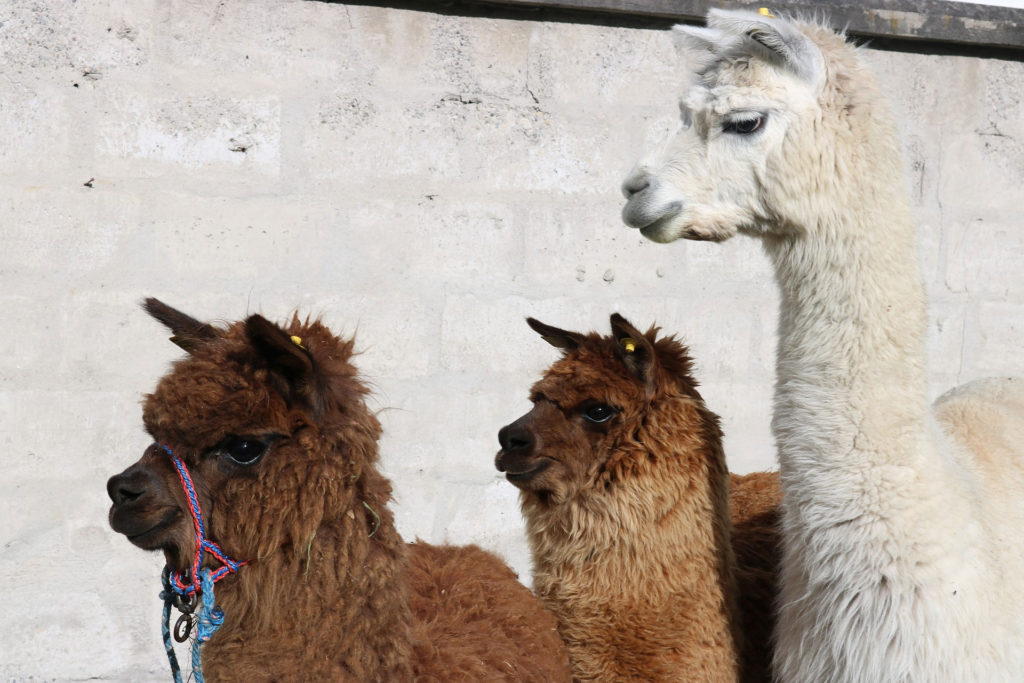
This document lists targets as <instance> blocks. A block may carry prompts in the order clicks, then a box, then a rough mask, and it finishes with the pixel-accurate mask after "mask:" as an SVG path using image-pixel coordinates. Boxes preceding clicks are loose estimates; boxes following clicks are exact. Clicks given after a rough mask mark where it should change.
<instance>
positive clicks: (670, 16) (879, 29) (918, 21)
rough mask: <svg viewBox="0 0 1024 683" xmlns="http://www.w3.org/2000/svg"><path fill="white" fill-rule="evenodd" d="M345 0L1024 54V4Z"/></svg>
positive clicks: (1019, 57) (906, 48)
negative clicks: (801, 29)
mask: <svg viewBox="0 0 1024 683" xmlns="http://www.w3.org/2000/svg"><path fill="white" fill-rule="evenodd" d="M344 4H351V5H373V6H378V7H394V8H398V9H408V10H416V11H421V12H432V13H436V14H448V15H455V16H473V17H493V18H501V19H510V20H521V21H549V22H564V23H586V24H597V25H604V26H623V27H628V28H652V29H658V28H668V27H670V26H672V24H674V23H679V22H685V23H702V22H703V17H704V15H705V14H706V13H707V10H708V9H709V8H711V7H720V6H726V7H729V8H736V9H739V8H745V9H753V10H756V9H757V8H759V7H768V8H769V9H770V10H771V11H772V12H774V13H776V14H782V15H797V16H812V17H827V19H828V23H829V24H830V25H832V26H833V27H835V28H837V29H841V28H845V29H846V32H847V33H848V34H849V35H850V36H851V37H852V38H854V39H856V40H857V42H867V43H868V44H869V45H870V46H871V47H872V48H875V49H881V50H892V51H898V52H917V53H925V54H943V55H962V56H976V57H990V58H995V59H1007V60H1014V61H1024V9H1015V8H1010V7H998V6H995V5H976V4H971V3H961V2H951V1H949V0H874V1H867V2H852V1H850V0H822V1H820V2H810V1H808V0H779V1H777V2H771V3H769V2H765V1H764V0H734V1H733V2H728V3H721V2H708V1H707V0H391V1H390V2H388V1H382V0H354V1H352V0H350V1H349V2H347V3H344Z"/></svg>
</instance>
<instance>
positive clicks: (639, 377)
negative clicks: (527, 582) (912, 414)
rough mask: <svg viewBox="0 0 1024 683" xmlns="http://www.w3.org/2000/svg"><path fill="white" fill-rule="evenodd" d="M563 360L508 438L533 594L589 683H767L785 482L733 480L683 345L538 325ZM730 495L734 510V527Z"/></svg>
mask: <svg viewBox="0 0 1024 683" xmlns="http://www.w3.org/2000/svg"><path fill="white" fill-rule="evenodd" d="M529 322H530V325H531V327H533V328H534V330H536V331H537V332H539V333H540V334H541V335H542V336H543V337H544V339H545V340H547V341H548V342H550V343H551V344H553V345H555V346H557V347H559V348H561V349H562V350H563V352H564V355H563V357H562V358H561V359H560V360H558V361H556V362H555V363H554V364H553V365H552V366H551V367H550V368H549V369H548V370H547V372H546V373H545V375H544V376H543V378H542V379H541V380H540V381H538V382H537V383H536V384H534V386H533V389H532V394H531V399H532V400H533V402H534V408H533V410H531V411H530V412H529V413H527V414H526V415H524V416H523V417H521V418H520V419H519V420H517V421H516V422H514V423H512V424H511V425H509V426H507V427H505V428H504V429H502V432H501V433H500V434H499V440H500V441H501V445H502V450H501V451H500V452H499V453H498V456H497V458H496V464H497V466H498V468H499V469H500V470H502V471H504V472H506V476H507V477H508V479H509V480H510V481H511V482H513V483H514V484H516V485H517V486H518V487H519V488H520V489H521V503H522V509H523V514H524V516H525V517H526V523H527V535H528V538H529V541H530V545H531V549H532V552H533V560H534V589H535V590H536V592H537V594H538V595H539V596H540V597H541V599H542V600H543V601H544V602H545V604H546V605H547V606H548V607H549V608H550V609H551V610H552V611H553V612H554V613H555V614H556V615H557V616H558V619H559V629H560V631H561V633H562V636H563V637H564V638H565V640H566V643H567V645H568V646H569V654H570V658H571V660H572V665H573V675H574V678H575V679H577V680H600V681H612V680H615V681H627V680H629V681H633V680H644V681H694V682H700V683H704V682H706V681H714V682H718V681H736V680H744V681H768V680H770V663H771V645H770V643H771V639H770V634H771V628H772V623H773V620H774V619H773V610H772V599H773V596H774V593H775V569H776V566H777V564H778V529H777V522H778V504H779V501H780V493H779V487H778V476H777V475H776V474H774V473H762V474H755V475H749V476H748V477H732V478H731V484H732V491H731V492H730V475H729V473H728V471H727V469H726V462H725V455H724V453H723V451H722V445H721V438H722V434H721V430H720V428H719V420H718V417H717V416H716V415H714V414H713V413H712V412H711V411H709V410H708V409H707V407H706V406H705V405H704V401H703V400H702V398H701V396H700V394H699V393H698V392H697V389H696V382H695V381H694V379H693V376H692V374H691V360H690V357H689V355H688V353H687V351H686V349H685V347H684V346H683V345H682V344H680V343H679V342H678V341H677V340H676V339H674V338H672V337H667V338H665V337H662V338H658V335H657V330H656V328H652V329H651V330H650V331H648V332H647V333H646V334H644V333H641V332H640V331H639V330H637V329H636V328H634V327H633V326H632V325H630V324H629V323H628V322H627V321H626V320H625V319H624V318H622V317H621V316H618V315H613V316H612V318H611V324H612V335H611V336H604V337H602V336H599V335H597V334H595V333H590V334H580V333H576V332H568V331H565V330H560V329H558V328H554V327H551V326H549V325H544V324H543V323H540V322H538V321H535V320H532V319H531V320H529ZM730 493H731V497H732V499H733V501H734V502H735V507H734V508H733V509H732V510H731V511H730Z"/></svg>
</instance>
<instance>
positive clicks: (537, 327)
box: [526, 318, 583, 351]
mask: <svg viewBox="0 0 1024 683" xmlns="http://www.w3.org/2000/svg"><path fill="white" fill-rule="evenodd" d="M526 324H527V325H529V326H530V327H532V328H533V331H534V332H536V333H537V334H539V335H540V336H541V337H542V338H543V339H544V341H546V342H547V343H548V344H551V345H552V346H554V347H555V348H559V349H562V350H563V351H572V350H573V349H575V348H577V347H579V345H580V342H581V341H582V340H583V335H581V334H579V333H578V332H569V331H568V330H562V329H559V328H557V327H552V326H551V325H545V324H544V323H542V322H541V321H539V320H537V319H536V318H527V319H526Z"/></svg>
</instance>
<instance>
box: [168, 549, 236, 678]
mask: <svg viewBox="0 0 1024 683" xmlns="http://www.w3.org/2000/svg"><path fill="white" fill-rule="evenodd" d="M199 574H200V576H201V577H202V591H203V595H202V599H203V600H202V607H200V608H199V615H198V617H197V620H196V642H195V645H193V646H192V671H193V673H195V675H196V683H203V667H202V664H201V663H200V655H201V653H202V649H203V645H205V644H206V641H208V640H209V639H210V637H211V636H212V635H213V634H214V633H216V632H217V629H219V628H220V627H221V624H223V623H224V610H222V609H221V608H220V607H217V606H216V605H215V604H214V598H213V577H212V575H211V574H210V570H209V569H203V570H202V571H201V572H200V573H199ZM175 683H177V682H175Z"/></svg>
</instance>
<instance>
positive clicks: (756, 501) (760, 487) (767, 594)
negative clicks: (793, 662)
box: [729, 472, 782, 683]
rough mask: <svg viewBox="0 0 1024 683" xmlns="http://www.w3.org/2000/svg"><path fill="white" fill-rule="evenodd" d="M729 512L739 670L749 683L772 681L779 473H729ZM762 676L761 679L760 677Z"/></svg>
mask: <svg viewBox="0 0 1024 683" xmlns="http://www.w3.org/2000/svg"><path fill="white" fill-rule="evenodd" d="M729 487H730V491H729V503H730V505H731V508H732V526H733V528H732V546H733V552H734V553H735V555H736V584H737V587H738V589H739V594H740V614H741V615H742V616H743V635H744V639H745V647H744V653H743V657H744V667H743V669H744V671H745V672H755V673H753V674H752V675H751V674H748V675H745V677H744V679H745V680H746V681H749V682H750V683H754V682H756V681H765V682H768V681H771V676H770V675H767V674H768V672H770V671H771V664H772V629H773V628H774V625H775V594H776V587H777V585H778V566H779V560H780V554H781V547H780V545H779V512H780V511H779V504H780V503H781V502H782V491H781V489H780V488H779V474H778V472H755V473H753V474H747V475H737V474H730V475H729ZM762 673H764V674H766V675H762Z"/></svg>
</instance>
